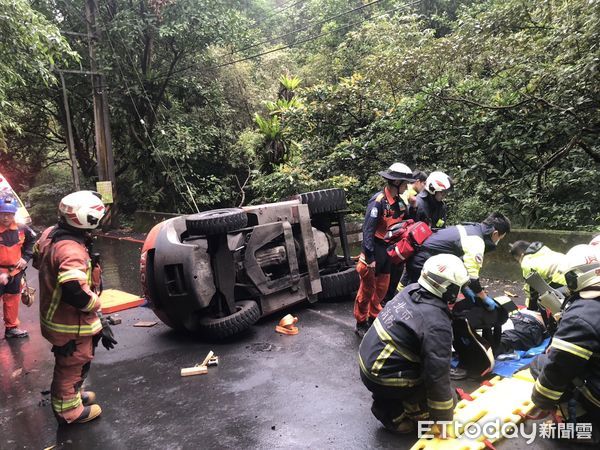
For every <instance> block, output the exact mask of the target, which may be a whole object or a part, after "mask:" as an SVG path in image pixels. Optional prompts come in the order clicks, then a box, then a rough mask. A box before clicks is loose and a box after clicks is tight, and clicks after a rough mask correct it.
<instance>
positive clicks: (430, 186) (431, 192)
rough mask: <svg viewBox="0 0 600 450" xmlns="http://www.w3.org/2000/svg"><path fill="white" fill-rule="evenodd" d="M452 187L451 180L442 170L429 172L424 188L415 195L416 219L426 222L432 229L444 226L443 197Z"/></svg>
mask: <svg viewBox="0 0 600 450" xmlns="http://www.w3.org/2000/svg"><path fill="white" fill-rule="evenodd" d="M451 188H452V180H451V179H450V177H449V176H448V175H446V174H445V173H444V172H431V174H430V175H429V176H428V177H427V180H426V181H425V189H423V190H422V191H421V192H419V195H417V221H420V222H426V223H427V225H429V226H430V227H431V228H432V229H439V228H445V227H446V216H447V208H446V203H445V202H444V199H445V198H446V195H447V193H448V191H449V190H450V189H451Z"/></svg>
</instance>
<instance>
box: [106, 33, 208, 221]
mask: <svg viewBox="0 0 600 450" xmlns="http://www.w3.org/2000/svg"><path fill="white" fill-rule="evenodd" d="M105 29H106V37H107V38H108V43H109V45H110V48H111V50H112V53H113V56H114V57H115V61H116V63H117V66H118V68H119V73H120V74H121V79H122V80H123V83H125V88H126V89H127V95H128V96H129V98H130V100H131V103H132V105H133V109H134V110H135V113H136V115H137V117H138V119H139V121H140V123H141V124H142V127H144V131H145V132H146V137H147V138H148V141H149V142H150V145H151V146H152V149H153V150H154V154H155V155H156V156H157V157H158V159H159V161H160V162H161V164H162V165H163V167H164V168H165V170H166V171H167V173H169V174H170V170H169V168H168V167H167V165H166V164H165V162H164V161H163V159H162V157H161V155H160V152H159V151H158V149H157V148H156V146H155V145H154V142H153V140H152V137H150V133H149V132H148V128H147V127H146V122H144V119H143V118H142V116H141V114H140V112H139V110H138V108H137V105H136V104H135V101H134V99H133V96H132V95H131V90H130V88H129V84H128V83H127V79H126V78H125V74H124V72H123V69H122V67H121V63H120V62H119V57H118V55H117V52H116V51H115V47H114V46H113V43H112V39H111V38H110V33H109V32H108V28H105ZM133 68H134V70H136V69H135V66H134V67H133ZM142 89H143V85H142ZM146 98H147V100H148V102H149V103H150V101H149V99H148V97H146ZM150 108H152V104H151V103H150ZM153 112H154V109H153ZM155 115H156V113H155ZM175 162H177V161H175ZM177 166H178V168H179V164H177ZM179 172H180V173H179V174H180V176H181V178H182V180H183V183H184V185H185V187H186V188H187V190H188V194H189V195H190V199H191V201H192V203H193V204H194V207H195V209H196V211H197V212H199V211H200V210H199V208H198V205H197V204H196V201H195V200H194V196H193V195H192V192H191V189H190V187H189V184H188V183H187V181H186V179H185V177H184V176H183V173H182V172H181V168H179ZM173 185H174V187H175V190H176V191H177V193H178V194H179V195H181V197H182V198H183V200H184V201H185V202H186V203H187V205H188V206H189V208H190V209H193V208H192V205H191V204H190V203H189V202H188V200H187V198H186V197H185V196H184V195H183V192H182V191H181V190H180V189H179V187H178V186H177V183H175V179H173Z"/></svg>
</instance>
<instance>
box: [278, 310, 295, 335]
mask: <svg viewBox="0 0 600 450" xmlns="http://www.w3.org/2000/svg"><path fill="white" fill-rule="evenodd" d="M296 323H298V318H297V317H294V316H292V315H291V314H288V315H286V316H284V317H283V318H282V319H281V320H280V321H279V325H276V326H275V331H277V332H278V333H281V334H287V335H294V334H298V327H297V326H295V325H296Z"/></svg>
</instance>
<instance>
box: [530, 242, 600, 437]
mask: <svg viewBox="0 0 600 450" xmlns="http://www.w3.org/2000/svg"><path fill="white" fill-rule="evenodd" d="M565 266H566V267H565V269H566V272H565V279H566V281H567V286H568V287H569V290H570V291H571V292H573V293H574V295H573V296H572V297H571V298H570V299H569V301H567V302H565V310H564V312H563V313H562V316H561V319H560V322H559V324H558V329H557V330H556V333H555V335H554V337H553V339H552V342H551V344H550V348H549V351H548V352H547V353H545V354H542V355H540V356H538V357H537V358H536V359H535V360H534V361H533V362H532V363H531V372H532V374H533V375H534V377H535V378H536V382H535V386H534V388H533V393H532V395H531V399H532V400H533V402H534V403H535V404H536V406H538V407H539V408H541V409H544V410H554V409H556V408H557V406H558V405H559V404H561V403H563V402H565V401H567V400H572V401H578V402H580V403H581V404H582V406H583V407H584V409H585V410H586V411H587V414H588V417H587V418H586V419H583V418H578V419H577V421H578V422H592V423H593V428H594V429H597V427H600V320H599V318H600V249H598V247H597V246H592V245H585V244H583V245H576V246H575V247H573V248H572V249H571V250H569V251H568V252H567V254H566V257H565ZM569 419H573V418H569Z"/></svg>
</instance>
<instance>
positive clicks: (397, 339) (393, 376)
mask: <svg viewBox="0 0 600 450" xmlns="http://www.w3.org/2000/svg"><path fill="white" fill-rule="evenodd" d="M451 342H452V325H451V320H450V311H449V309H448V305H447V303H446V302H444V301H442V300H441V299H440V298H437V297H435V296H433V295H432V294H430V293H429V292H428V291H426V290H425V289H423V288H422V287H421V286H420V285H419V284H417V283H414V284H411V285H409V286H407V287H406V288H405V289H404V290H402V292H401V293H400V294H399V295H397V296H396V297H395V298H394V299H393V300H391V301H389V302H388V303H387V304H386V306H385V308H384V309H383V310H382V311H381V312H380V313H379V316H378V317H377V319H376V320H375V321H374V322H373V325H372V326H371V328H369V330H368V331H367V333H366V334H365V336H364V338H363V340H362V342H361V344H360V348H359V364H360V369H361V371H362V373H363V374H364V375H365V376H366V377H367V378H368V379H369V380H371V381H372V382H373V383H377V384H380V385H383V386H388V387H394V388H398V389H404V388H412V387H415V386H423V387H424V388H425V392H426V396H427V406H428V408H429V414H430V418H431V419H432V420H436V421H437V420H452V416H453V409H454V400H453V391H452V386H451V384H450V360H451V357H452V349H451Z"/></svg>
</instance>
